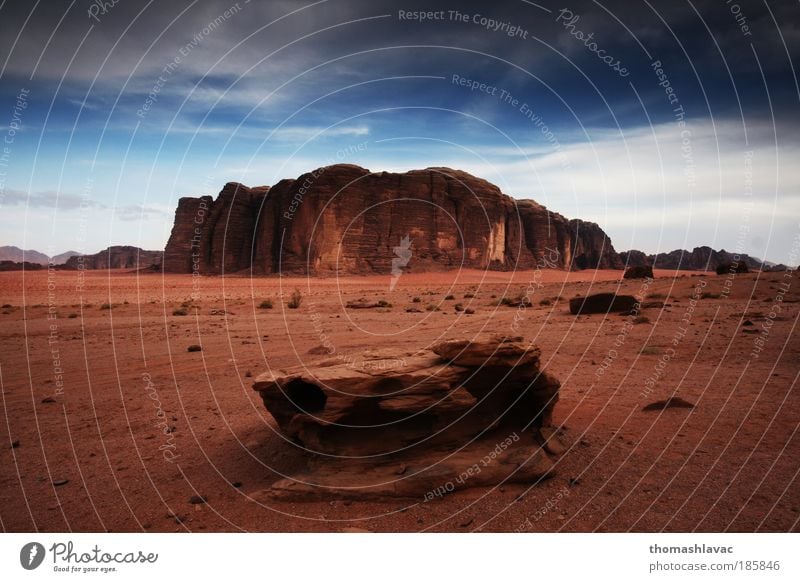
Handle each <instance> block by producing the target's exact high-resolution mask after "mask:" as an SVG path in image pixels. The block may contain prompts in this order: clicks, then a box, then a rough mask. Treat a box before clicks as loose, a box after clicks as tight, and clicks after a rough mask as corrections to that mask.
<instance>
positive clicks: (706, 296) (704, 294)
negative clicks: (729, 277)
mask: <svg viewBox="0 0 800 582" xmlns="http://www.w3.org/2000/svg"><path fill="white" fill-rule="evenodd" d="M700 299H719V293H712V292H711V291H703V292H702V293H701V294H700Z"/></svg>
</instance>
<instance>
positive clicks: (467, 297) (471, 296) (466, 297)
mask: <svg viewBox="0 0 800 582" xmlns="http://www.w3.org/2000/svg"><path fill="white" fill-rule="evenodd" d="M473 297H475V293H464V299H472V298H473Z"/></svg>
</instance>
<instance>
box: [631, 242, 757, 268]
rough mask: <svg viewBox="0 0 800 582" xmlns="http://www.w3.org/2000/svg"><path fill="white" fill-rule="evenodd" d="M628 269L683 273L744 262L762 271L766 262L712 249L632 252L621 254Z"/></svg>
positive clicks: (696, 248)
mask: <svg viewBox="0 0 800 582" xmlns="http://www.w3.org/2000/svg"><path fill="white" fill-rule="evenodd" d="M619 256H620V259H621V260H622V262H623V263H624V264H625V265H626V266H628V267H638V266H651V267H653V268H654V269H679V270H683V271H714V270H716V269H717V267H719V265H721V264H724V263H732V262H734V261H736V260H740V261H742V262H743V263H744V264H746V265H747V266H748V267H749V268H750V269H762V268H763V265H764V262H763V261H761V260H759V259H756V258H754V257H751V256H749V255H745V254H733V253H729V252H728V251H726V250H724V249H723V250H719V251H715V250H714V249H712V248H711V247H695V248H694V249H692V250H691V251H687V250H680V249H678V250H674V251H672V252H669V253H658V254H657V255H645V254H644V253H643V252H642V251H637V250H632V251H623V252H621V253H619Z"/></svg>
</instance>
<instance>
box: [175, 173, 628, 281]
mask: <svg viewBox="0 0 800 582" xmlns="http://www.w3.org/2000/svg"><path fill="white" fill-rule="evenodd" d="M404 241H406V242H405V243H404ZM403 244H407V245H408V247H407V248H406V247H402V245H403ZM398 249H399V251H400V254H398ZM409 250H410V253H409V252H408V251H409ZM543 260H546V261H547V262H548V263H547V264H548V266H551V264H552V266H553V267H561V268H577V269H584V268H604V269H606V268H614V269H616V268H622V263H621V261H620V260H619V257H618V255H617V253H616V252H615V251H614V248H613V246H612V245H611V241H610V240H609V238H608V237H607V236H606V234H605V233H604V232H603V231H602V230H601V229H600V227H599V226H597V225H596V224H593V223H590V222H584V221H581V220H567V219H566V218H564V217H563V216H561V215H560V214H556V213H553V212H550V211H548V210H547V209H546V208H545V207H544V206H541V205H540V204H537V203H536V202H534V201H532V200H514V199H513V198H511V197H509V196H506V195H505V194H503V193H502V192H500V190H499V189H498V188H497V186H494V185H493V184H490V183H489V182H487V181H486V180H482V179H480V178H476V177H474V176H471V175H470V174H467V173H466V172H462V171H458V170H451V169H448V168H428V169H426V170H414V171H411V172H406V173H404V174H394V173H388V172H380V173H374V174H373V173H371V172H369V171H368V170H366V169H364V168H361V167H359V166H353V165H347V164H338V165H334V166H327V167H324V168H319V169H317V170H315V171H313V172H310V173H307V174H303V175H302V176H300V177H299V178H297V179H296V180H282V181H280V182H278V183H277V184H275V185H274V186H272V187H266V186H263V187H259V188H248V187H246V186H243V185H241V184H237V183H229V184H226V185H225V187H224V188H223V189H222V191H221V192H220V194H219V196H218V197H217V199H216V200H212V199H211V198H210V197H208V196H204V197H200V198H181V199H180V201H179V202H178V208H177V210H176V212H175V224H174V226H173V229H172V234H171V236H170V238H169V241H168V243H167V246H166V250H165V254H164V268H165V270H166V271H168V272H177V273H189V272H198V273H203V274H221V273H230V272H236V271H243V270H247V271H250V270H252V272H253V273H256V274H269V273H279V272H283V273H314V274H325V273H386V274H388V273H394V272H395V271H397V270H398V269H401V270H403V271H409V270H410V271H423V270H436V269H447V268H457V267H460V266H461V267H469V268H480V269H497V270H512V269H530V268H534V267H535V266H536V264H537V261H538V262H539V263H541V261H543Z"/></svg>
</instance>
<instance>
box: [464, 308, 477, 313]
mask: <svg viewBox="0 0 800 582" xmlns="http://www.w3.org/2000/svg"><path fill="white" fill-rule="evenodd" d="M464 313H466V314H467V315H472V314H473V313H475V310H474V309H472V307H467V308H466V309H465V310H464Z"/></svg>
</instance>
